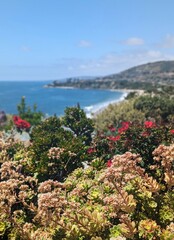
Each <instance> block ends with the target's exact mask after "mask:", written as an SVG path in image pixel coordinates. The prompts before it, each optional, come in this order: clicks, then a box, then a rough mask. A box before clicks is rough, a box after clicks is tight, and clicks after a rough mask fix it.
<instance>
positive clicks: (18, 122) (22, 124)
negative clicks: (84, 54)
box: [13, 116, 31, 129]
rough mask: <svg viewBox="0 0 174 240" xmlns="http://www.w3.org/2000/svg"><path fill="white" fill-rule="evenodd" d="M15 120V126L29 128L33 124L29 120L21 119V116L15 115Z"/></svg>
mask: <svg viewBox="0 0 174 240" xmlns="http://www.w3.org/2000/svg"><path fill="white" fill-rule="evenodd" d="M13 122H14V124H15V126H16V127H17V128H20V129H28V128H30V126H31V125H30V123H29V122H27V121H26V120H23V119H21V118H20V117H19V116H13Z"/></svg>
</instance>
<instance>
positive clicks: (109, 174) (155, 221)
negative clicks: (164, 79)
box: [0, 70, 174, 240]
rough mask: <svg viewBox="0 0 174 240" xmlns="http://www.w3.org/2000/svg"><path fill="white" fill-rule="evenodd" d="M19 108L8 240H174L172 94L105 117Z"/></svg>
mask: <svg viewBox="0 0 174 240" xmlns="http://www.w3.org/2000/svg"><path fill="white" fill-rule="evenodd" d="M166 71H167V70H166ZM170 91H171V89H170ZM159 94H160V95H159ZM159 96H160V97H159ZM170 99H171V100H170ZM18 109H19V114H20V116H15V120H14V121H13V122H12V123H11V124H13V125H12V130H11V134H10V133H9V132H8V133H7V132H6V131H3V132H0V239H2V240H5V239H7V240H33V239H35V240H58V239H60V240H61V239H62V240H126V239H128V240H130V239H134V240H152V239H157V240H158V239H159V240H166V239H168V240H173V239H174V121H173V119H174V111H173V110H174V105H173V101H172V95H171V94H170V97H168V98H167V91H166V92H165V91H161V93H160V92H158V93H156V95H155V96H154V94H151V93H150V94H146V95H143V96H136V95H134V94H132V95H130V96H129V97H128V99H127V100H125V101H123V102H121V103H119V104H116V105H110V106H109V108H108V109H106V110H105V111H104V112H103V113H101V114H99V115H97V116H96V117H95V119H88V118H87V117H86V115H85V113H84V111H83V110H82V109H81V108H80V107H79V106H77V107H71V108H67V109H65V114H64V116H63V117H61V118H59V117H56V116H54V117H49V118H47V119H42V117H41V115H40V118H39V117H38V116H39V115H38V114H37V112H36V111H34V110H33V111H31V110H29V109H30V108H27V107H26V104H25V99H22V101H21V103H20V104H19V106H18ZM27 109H28V110H27ZM29 113H30V114H29ZM13 119H14V117H13ZM30 120H33V122H32V121H30ZM36 120H37V121H36ZM94 124H95V125H94ZM29 126H30V127H29ZM94 126H95V127H94ZM27 127H29V130H28V134H29V136H30V139H28V140H27V141H26V140H25V141H22V140H20V139H16V137H15V133H16V134H19V132H17V131H21V132H22V133H23V132H24V131H26V130H27ZM18 128H19V129H18Z"/></svg>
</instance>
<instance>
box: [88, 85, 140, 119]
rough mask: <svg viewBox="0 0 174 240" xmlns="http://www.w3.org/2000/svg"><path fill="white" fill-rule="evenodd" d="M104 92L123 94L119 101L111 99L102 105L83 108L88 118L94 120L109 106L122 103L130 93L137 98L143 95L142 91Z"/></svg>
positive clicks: (113, 90) (117, 90) (121, 90)
mask: <svg viewBox="0 0 174 240" xmlns="http://www.w3.org/2000/svg"><path fill="white" fill-rule="evenodd" d="M106 90H108V91H112V92H123V94H122V96H121V97H120V98H119V99H115V100H114V99H113V100H112V101H108V102H103V104H102V103H99V104H96V105H94V106H89V107H85V108H84V111H85V113H86V116H87V117H88V118H95V116H97V115H98V114H100V113H101V112H102V111H104V110H105V109H106V108H107V107H108V106H109V105H110V104H118V103H120V102H122V101H124V100H125V98H126V97H127V96H128V94H129V93H130V92H136V93H137V95H138V96H141V95H143V94H144V90H142V89H106ZM92 108H96V109H92ZM85 109H86V110H85Z"/></svg>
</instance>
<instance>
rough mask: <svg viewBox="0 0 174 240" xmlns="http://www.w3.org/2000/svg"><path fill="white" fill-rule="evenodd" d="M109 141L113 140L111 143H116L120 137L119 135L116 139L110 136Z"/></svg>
mask: <svg viewBox="0 0 174 240" xmlns="http://www.w3.org/2000/svg"><path fill="white" fill-rule="evenodd" d="M108 139H109V140H111V141H113V142H116V141H118V140H120V135H117V136H116V137H114V136H109V137H108Z"/></svg>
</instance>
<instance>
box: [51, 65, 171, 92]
mask: <svg viewBox="0 0 174 240" xmlns="http://www.w3.org/2000/svg"><path fill="white" fill-rule="evenodd" d="M168 85H172V86H174V61H160V62H153V63H147V64H143V65H140V66H137V67H133V68H130V69H128V70H125V71H123V72H121V73H118V74H112V75H108V76H104V77H97V78H93V79H82V78H74V79H73V78H72V79H67V81H66V82H60V81H54V82H53V83H52V84H49V85H48V87H62V86H66V87H77V88H96V89H99V88H101V89H125V88H127V89H144V90H146V91H152V90H153V91H156V89H157V88H161V86H168Z"/></svg>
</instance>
